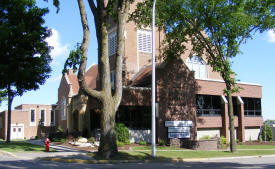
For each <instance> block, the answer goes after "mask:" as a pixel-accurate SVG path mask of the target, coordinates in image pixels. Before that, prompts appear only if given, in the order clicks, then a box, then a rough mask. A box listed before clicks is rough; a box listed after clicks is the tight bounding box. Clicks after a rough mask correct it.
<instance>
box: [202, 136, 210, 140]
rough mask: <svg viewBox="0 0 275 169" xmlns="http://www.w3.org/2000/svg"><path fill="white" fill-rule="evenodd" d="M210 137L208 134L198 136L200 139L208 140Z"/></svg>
mask: <svg viewBox="0 0 275 169" xmlns="http://www.w3.org/2000/svg"><path fill="white" fill-rule="evenodd" d="M210 139H211V137H210V136H209V135H204V136H202V137H201V138H200V140H210Z"/></svg>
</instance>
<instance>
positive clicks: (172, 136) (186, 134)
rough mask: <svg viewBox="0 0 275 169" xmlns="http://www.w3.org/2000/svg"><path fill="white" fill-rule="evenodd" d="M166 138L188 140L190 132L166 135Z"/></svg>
mask: <svg viewBox="0 0 275 169" xmlns="http://www.w3.org/2000/svg"><path fill="white" fill-rule="evenodd" d="M168 138H190V132H182V133H168Z"/></svg>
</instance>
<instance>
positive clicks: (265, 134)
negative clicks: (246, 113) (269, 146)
mask: <svg viewBox="0 0 275 169" xmlns="http://www.w3.org/2000/svg"><path fill="white" fill-rule="evenodd" d="M261 137H262V140H264V141H272V139H273V135H272V130H271V127H270V126H269V125H268V124H264V127H263V128H262V131H261ZM265 139H266V140H265Z"/></svg>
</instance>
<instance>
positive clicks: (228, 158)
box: [38, 155, 275, 164]
mask: <svg viewBox="0 0 275 169" xmlns="http://www.w3.org/2000/svg"><path fill="white" fill-rule="evenodd" d="M265 157H275V155H258V156H237V157H220V158H219V157H218V158H190V159H181V158H173V159H150V160H82V159H66V158H56V157H44V158H38V159H39V160H46V161H53V162H64V163H81V164H119V163H153V162H174V163H183V162H201V161H214V160H230V159H237V158H238V159H240V158H242V159H244V158H265Z"/></svg>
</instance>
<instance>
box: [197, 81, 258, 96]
mask: <svg viewBox="0 0 275 169" xmlns="http://www.w3.org/2000/svg"><path fill="white" fill-rule="evenodd" d="M197 83H198V85H199V90H198V94H205V95H224V92H223V90H224V89H225V83H224V82H219V81H212V80H197ZM238 86H240V87H242V88H243V90H242V89H241V90H240V92H239V93H234V94H233V96H241V97H254V98H261V97H262V86H259V85H249V84H238Z"/></svg>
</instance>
